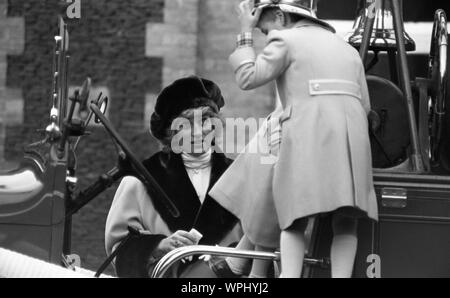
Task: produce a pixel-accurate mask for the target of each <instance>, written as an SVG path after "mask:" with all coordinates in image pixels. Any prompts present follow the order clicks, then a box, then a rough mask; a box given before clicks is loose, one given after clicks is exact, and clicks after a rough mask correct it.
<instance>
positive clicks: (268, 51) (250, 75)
mask: <svg viewBox="0 0 450 298" xmlns="http://www.w3.org/2000/svg"><path fill="white" fill-rule="evenodd" d="M230 63H231V65H232V67H233V69H234V71H235V74H236V81H237V83H238V85H239V87H240V88H241V89H243V90H250V89H255V88H257V87H260V86H262V85H264V84H266V83H268V82H270V81H272V80H274V79H276V78H277V77H278V76H280V75H281V74H282V73H283V72H284V71H285V70H286V68H287V67H288V66H289V63H290V58H289V51H288V45H287V43H286V42H285V40H284V39H283V37H282V34H281V31H276V30H274V31H271V32H270V33H269V35H268V41H267V45H266V47H265V48H264V50H263V52H262V53H261V54H259V55H258V56H256V53H255V50H254V48H253V47H252V46H244V47H238V48H237V49H236V50H235V51H234V53H233V54H231V56H230Z"/></svg>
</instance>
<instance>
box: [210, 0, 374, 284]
mask: <svg viewBox="0 0 450 298" xmlns="http://www.w3.org/2000/svg"><path fill="white" fill-rule="evenodd" d="M239 13H240V16H239V18H240V22H241V34H240V35H239V37H238V47H237V49H236V50H235V52H234V53H233V54H232V55H231V56H230V63H231V65H232V66H233V69H234V71H235V75H236V81H237V83H238V84H239V86H240V87H241V88H242V89H244V90H250V89H254V88H257V87H259V86H262V85H264V84H267V83H269V82H271V81H273V80H275V81H276V85H277V90H278V94H279V97H280V100H281V103H282V106H283V111H282V113H281V115H280V117H279V123H280V126H281V138H280V145H279V149H278V150H274V152H276V154H277V161H276V162H275V163H274V164H273V165H271V166H266V167H264V168H263V169H262V170H258V171H251V170H249V169H252V168H258V167H259V166H258V165H255V163H257V162H258V159H256V158H253V157H247V156H249V155H245V154H244V155H242V156H240V157H239V158H238V159H237V160H236V161H235V163H234V164H233V165H232V166H231V167H230V168H229V170H228V171H227V172H225V174H224V175H223V176H222V178H221V179H220V180H219V181H218V182H217V184H216V185H215V186H214V188H213V189H212V190H211V192H210V195H211V196H212V197H213V198H214V199H215V200H217V201H218V202H219V203H220V204H221V205H223V206H224V207H225V208H227V209H228V210H230V211H231V212H232V213H234V214H235V215H236V216H237V217H239V218H240V220H241V222H242V225H243V227H244V232H245V233H246V236H247V237H248V239H250V240H251V242H252V243H253V244H255V245H257V246H258V245H260V246H263V247H264V246H265V247H267V246H268V245H267V244H268V241H267V238H271V239H272V241H271V242H273V239H276V238H275V237H273V234H267V233H264V232H262V231H265V230H268V231H276V230H277V229H276V227H274V226H273V224H268V225H266V224H264V222H265V219H266V218H267V219H269V222H271V219H273V218H274V216H275V218H277V221H278V225H279V228H280V229H281V235H280V249H281V266H282V276H283V277H300V276H301V272H302V265H303V258H304V253H305V249H306V247H305V237H304V233H305V228H306V225H307V222H308V219H309V218H311V217H313V216H315V215H318V214H325V213H331V214H332V216H333V220H332V225H333V232H334V238H333V242H332V245H331V263H332V276H333V277H351V275H352V270H353V264H354V260H355V256H356V250H357V222H358V219H359V218H362V217H368V218H371V219H374V220H377V219H378V212H377V202H376V197H375V192H374V187H373V178H372V167H371V164H372V163H371V151H370V142H369V135H368V120H367V114H368V113H369V111H370V101H369V95H368V89H367V83H366V79H365V71H364V67H363V64H362V62H361V59H360V57H359V55H358V52H357V51H356V50H355V49H353V48H352V47H351V46H350V45H348V44H347V43H346V42H345V41H343V40H342V39H341V38H339V37H338V36H337V35H335V34H334V33H335V32H334V29H333V28H332V27H331V26H330V25H329V24H327V23H326V22H324V21H322V20H319V19H318V18H317V17H316V16H315V12H314V9H313V7H311V1H309V0H260V1H258V0H257V1H249V0H247V1H243V2H242V3H241V4H240V6H239ZM256 27H257V28H259V29H260V30H261V32H263V33H264V34H267V44H266V47H265V48H264V50H263V52H262V53H261V54H259V55H256V53H255V50H254V48H253V38H252V34H253V30H254V28H256ZM269 133H270V132H269ZM249 186H251V187H252V189H251V190H249V189H248V187H249ZM252 190H255V192H254V193H252Z"/></svg>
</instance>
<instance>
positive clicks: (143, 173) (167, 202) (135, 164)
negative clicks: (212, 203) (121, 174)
mask: <svg viewBox="0 0 450 298" xmlns="http://www.w3.org/2000/svg"><path fill="white" fill-rule="evenodd" d="M90 108H91V110H92V112H93V113H94V114H95V116H96V118H97V119H98V121H100V122H101V123H102V124H103V126H104V127H105V129H106V130H107V131H108V133H109V134H110V135H111V136H112V137H113V139H114V140H115V141H116V143H117V144H118V145H119V147H120V148H121V149H122V150H123V152H124V153H125V154H126V156H127V159H128V160H129V162H130V164H131V167H132V169H133V171H134V174H136V175H137V177H138V178H139V179H140V180H141V181H142V183H144V185H145V186H146V189H147V191H148V193H149V195H150V197H151V198H152V200H156V201H158V202H160V203H162V204H163V205H164V206H165V207H166V208H167V210H168V211H169V212H170V214H171V215H172V216H173V217H179V216H180V212H179V210H178V209H177V207H176V206H175V204H174V203H173V202H172V200H171V199H170V198H169V197H168V196H167V194H166V193H165V192H164V190H163V189H162V188H161V186H159V184H158V183H157V182H156V180H155V178H153V176H152V175H151V174H150V173H149V172H148V171H147V169H146V168H145V167H144V165H143V164H142V163H141V162H140V161H139V159H138V158H137V157H136V154H135V153H134V152H133V151H132V150H131V149H130V148H129V147H128V145H127V144H126V142H125V141H124V140H123V139H122V137H121V136H120V135H119V134H118V133H117V131H116V130H115V128H114V127H113V126H112V124H111V122H110V121H109V120H108V119H107V118H106V117H105V116H104V115H103V113H102V111H101V110H100V108H99V107H98V106H97V105H96V104H94V103H92V104H91V105H90Z"/></svg>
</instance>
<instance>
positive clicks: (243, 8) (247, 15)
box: [238, 0, 262, 32]
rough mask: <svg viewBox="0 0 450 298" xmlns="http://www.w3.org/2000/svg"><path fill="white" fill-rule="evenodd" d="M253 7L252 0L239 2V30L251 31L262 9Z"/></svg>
mask: <svg viewBox="0 0 450 298" xmlns="http://www.w3.org/2000/svg"><path fill="white" fill-rule="evenodd" d="M254 7H255V1H254V0H244V1H242V2H241V3H240V4H239V9H238V14H239V21H240V22H241V32H252V31H253V29H254V28H255V27H256V25H257V24H258V21H259V17H260V16H261V12H262V9H261V8H256V10H254Z"/></svg>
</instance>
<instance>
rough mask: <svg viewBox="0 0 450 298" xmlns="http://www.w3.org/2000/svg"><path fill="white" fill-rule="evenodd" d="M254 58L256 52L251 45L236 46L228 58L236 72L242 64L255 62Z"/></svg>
mask: <svg viewBox="0 0 450 298" xmlns="http://www.w3.org/2000/svg"><path fill="white" fill-rule="evenodd" d="M255 60H256V53H255V49H254V48H253V47H241V48H237V49H236V50H235V51H234V52H233V54H231V56H230V58H229V61H230V64H231V66H232V67H233V70H234V72H236V71H237V70H238V69H239V68H240V67H241V66H242V65H244V64H248V63H255Z"/></svg>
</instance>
